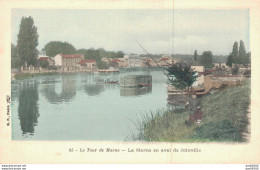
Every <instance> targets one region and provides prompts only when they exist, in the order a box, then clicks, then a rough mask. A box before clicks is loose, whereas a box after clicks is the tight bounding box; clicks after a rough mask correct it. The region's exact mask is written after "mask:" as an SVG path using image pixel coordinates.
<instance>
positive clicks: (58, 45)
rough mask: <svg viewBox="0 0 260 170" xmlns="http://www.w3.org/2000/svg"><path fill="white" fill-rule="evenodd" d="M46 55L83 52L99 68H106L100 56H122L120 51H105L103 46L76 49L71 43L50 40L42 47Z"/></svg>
mask: <svg viewBox="0 0 260 170" xmlns="http://www.w3.org/2000/svg"><path fill="white" fill-rule="evenodd" d="M43 50H44V51H45V52H46V55H47V56H50V57H54V56H56V55H57V54H83V55H84V58H85V59H93V60H96V61H97V67H98V68H100V69H106V68H108V66H107V64H106V62H104V61H102V58H111V59H113V58H123V57H124V53H123V52H122V51H118V52H114V51H106V50H105V49H103V48H98V49H94V48H90V49H84V48H82V49H78V50H77V49H76V48H75V47H74V46H73V45H72V44H70V43H68V42H61V41H51V42H49V43H48V44H46V45H45V46H44V48H43Z"/></svg>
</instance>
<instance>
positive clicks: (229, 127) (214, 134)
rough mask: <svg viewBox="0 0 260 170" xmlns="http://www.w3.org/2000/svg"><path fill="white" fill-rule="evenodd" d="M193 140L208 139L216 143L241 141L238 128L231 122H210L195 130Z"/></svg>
mask: <svg viewBox="0 0 260 170" xmlns="http://www.w3.org/2000/svg"><path fill="white" fill-rule="evenodd" d="M192 138H193V139H199V140H202V139H208V140H214V141H241V140H242V138H241V135H240V134H239V131H238V129H237V128H235V127H234V125H233V124H232V123H231V122H230V121H229V120H222V121H220V122H208V123H207V124H204V125H202V126H200V127H198V128H196V129H195V134H194V135H193V136H192Z"/></svg>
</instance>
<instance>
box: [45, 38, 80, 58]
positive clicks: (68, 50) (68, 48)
mask: <svg viewBox="0 0 260 170" xmlns="http://www.w3.org/2000/svg"><path fill="white" fill-rule="evenodd" d="M43 50H44V51H45V52H46V55H47V56H50V57H55V56H56V55H57V54H75V53H76V48H75V47H74V46H73V45H71V44H70V43H68V42H61V41H50V42H49V43H47V44H46V45H45V46H44V48H43Z"/></svg>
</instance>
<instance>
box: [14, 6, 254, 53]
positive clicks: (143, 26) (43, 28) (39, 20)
mask: <svg viewBox="0 0 260 170" xmlns="http://www.w3.org/2000/svg"><path fill="white" fill-rule="evenodd" d="M22 16H25V17H28V16H32V17H33V19H34V23H35V26H36V27H37V28H38V33H39V46H38V49H40V50H41V49H42V48H43V47H44V45H45V44H47V43H48V42H49V41H54V40H55V41H67V42H69V43H71V44H72V45H74V47H75V48H77V49H80V48H87V49H88V48H104V49H106V50H114V51H119V50H122V51H124V52H126V53H138V54H140V53H144V51H143V50H142V48H141V47H140V46H139V45H138V44H137V42H136V41H135V39H136V40H138V41H139V42H140V43H141V44H142V46H144V47H145V48H146V50H147V51H148V52H150V53H157V54H162V53H163V54H172V53H174V54H193V53H194V50H195V49H197V50H198V53H199V54H201V53H202V52H203V51H206V50H211V51H212V52H213V54H223V55H227V54H228V53H230V52H231V50H232V46H233V43H234V41H239V40H241V39H242V40H243V41H244V43H245V46H246V50H247V51H248V50H249V10H243V9H239V10H187V9H186V10H174V11H173V10H49V9H48V10H42V9H40V10H39V9H34V10H31V9H30V10H28V9H13V10H12V43H14V44H16V42H17V34H18V32H19V25H20V22H21V18H22ZM173 47H174V48H173Z"/></svg>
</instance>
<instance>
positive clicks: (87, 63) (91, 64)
mask: <svg viewBox="0 0 260 170" xmlns="http://www.w3.org/2000/svg"><path fill="white" fill-rule="evenodd" d="M78 64H79V65H80V69H81V70H82V69H96V65H97V62H96V60H81V61H80V62H79V63H78Z"/></svg>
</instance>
